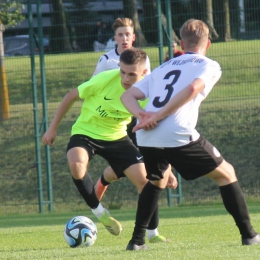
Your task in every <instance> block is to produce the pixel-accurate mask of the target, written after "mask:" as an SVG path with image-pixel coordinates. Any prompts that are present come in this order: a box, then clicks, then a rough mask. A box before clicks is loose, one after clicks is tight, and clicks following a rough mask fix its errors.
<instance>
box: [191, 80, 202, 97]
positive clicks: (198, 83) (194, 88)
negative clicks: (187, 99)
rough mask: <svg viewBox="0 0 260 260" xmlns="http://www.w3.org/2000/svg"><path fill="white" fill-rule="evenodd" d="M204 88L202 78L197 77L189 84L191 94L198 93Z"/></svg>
mask: <svg viewBox="0 0 260 260" xmlns="http://www.w3.org/2000/svg"><path fill="white" fill-rule="evenodd" d="M203 89H204V82H203V81H202V80H201V79H196V80H195V81H193V82H192V83H191V84H190V85H189V91H190V95H192V96H193V95H197V94H198V93H200V92H201V91H202V90H203Z"/></svg>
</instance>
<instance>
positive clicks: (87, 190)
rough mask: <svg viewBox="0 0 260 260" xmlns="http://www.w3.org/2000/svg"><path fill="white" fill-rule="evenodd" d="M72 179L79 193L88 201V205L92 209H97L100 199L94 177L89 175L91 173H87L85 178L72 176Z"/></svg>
mask: <svg viewBox="0 0 260 260" xmlns="http://www.w3.org/2000/svg"><path fill="white" fill-rule="evenodd" d="M72 180H73V182H74V184H75V185H76V187H77V189H78V191H79V193H80V194H81V196H82V197H83V199H84V200H85V201H86V203H87V204H88V206H89V207H90V208H91V209H95V208H97V207H98V204H99V201H98V199H97V196H96V193H95V189H94V184H93V180H92V178H91V177H90V176H89V174H87V173H86V174H85V176H84V177H83V179H81V180H76V179H74V178H73V177H72Z"/></svg>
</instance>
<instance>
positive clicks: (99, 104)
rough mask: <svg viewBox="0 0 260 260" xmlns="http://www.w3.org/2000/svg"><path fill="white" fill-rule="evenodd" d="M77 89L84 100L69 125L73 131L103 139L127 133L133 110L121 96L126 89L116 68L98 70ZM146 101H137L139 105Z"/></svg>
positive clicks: (118, 136) (115, 137)
mask: <svg viewBox="0 0 260 260" xmlns="http://www.w3.org/2000/svg"><path fill="white" fill-rule="evenodd" d="M78 91H79V97H80V98H82V99H84V102H83V105H82V107H81V114H80V116H79V117H78V119H77V121H76V123H75V124H74V125H73V126H72V130H71V134H72V135H75V134H82V135H86V136H89V137H91V138H93V139H98V140H105V141H114V140H118V139H120V138H122V137H124V136H126V135H127V132H126V125H127V124H129V123H130V122H131V117H132V114H130V112H129V111H128V110H127V109H126V108H125V107H124V105H123V104H122V102H121V100H120V97H121V95H122V94H123V93H124V92H125V89H124V88H123V86H122V84H121V77H120V71H119V70H118V69H116V70H109V71H104V72H101V73H99V74H97V75H96V76H95V77H92V78H91V79H90V80H89V81H87V82H84V83H83V84H81V85H79V86H78ZM146 103H147V102H146V101H141V102H140V104H141V106H142V107H144V106H145V104H146Z"/></svg>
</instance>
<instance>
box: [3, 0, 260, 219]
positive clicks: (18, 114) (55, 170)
mask: <svg viewBox="0 0 260 260" xmlns="http://www.w3.org/2000/svg"><path fill="white" fill-rule="evenodd" d="M49 2H50V1H28V5H26V13H25V15H26V20H25V21H26V24H25V25H24V27H25V28H20V29H19V28H12V29H11V28H10V29H7V30H6V31H5V32H4V38H5V37H7V36H12V35H15V34H27V35H29V36H30V43H31V44H30V46H31V47H30V48H31V49H30V51H31V53H34V54H35V55H31V56H28V55H27V56H5V59H4V67H5V71H6V79H7V84H8V95H9V103H10V106H9V109H10V117H9V118H8V119H5V120H2V121H1V122H0V214H7V213H28V212H44V211H73V210H81V209H85V208H86V206H85V203H84V202H83V200H82V199H81V197H80V196H79V194H78V192H77V190H76V189H75V187H74V184H73V182H72V181H71V177H70V173H69V169H68V165H67V161H66V145H67V142H68V140H69V137H70V128H71V125H72V124H73V122H74V121H75V120H76V118H77V115H78V113H79V109H80V105H81V103H80V102H78V103H77V104H76V105H75V106H74V107H73V109H71V111H70V112H69V113H68V114H67V115H66V117H65V119H64V121H63V122H62V123H61V125H60V128H59V131H58V136H57V140H56V143H55V145H54V146H53V147H51V148H49V147H44V146H43V145H42V144H41V136H42V134H43V132H44V131H45V129H46V128H47V127H48V124H49V122H50V121H51V119H52V117H53V114H54V112H55V110H56V108H57V106H58V104H59V102H60V101H61V100H62V98H63V97H64V95H65V94H66V93H67V92H68V91H69V90H70V89H72V88H75V87H77V86H78V85H79V84H81V83H82V82H84V81H86V80H88V79H89V78H90V77H91V75H92V73H93V71H94V68H95V66H96V63H97V61H98V59H99V57H100V55H101V54H102V53H103V52H104V51H100V52H95V51H94V50H93V39H95V37H96V35H95V34H94V33H93V31H94V30H93V27H94V26H95V25H96V22H97V20H98V19H101V20H102V22H104V23H106V25H107V31H106V36H107V40H109V39H110V38H111V36H112V35H113V32H112V30H110V26H111V24H112V22H113V20H114V19H115V18H117V17H124V16H126V17H131V18H132V19H133V20H135V22H136V25H140V29H138V30H137V31H136V33H137V35H138V39H137V43H138V44H136V46H142V48H144V50H145V51H147V53H148V55H149V58H150V60H151V65H152V69H153V68H155V67H156V66H158V65H159V64H160V63H161V62H162V61H163V60H164V58H165V54H166V52H167V51H169V54H170V55H172V52H171V50H169V46H170V45H171V41H172V39H174V40H176V41H178V39H179V31H178V30H179V28H180V26H181V25H182V23H183V22H184V21H186V20H187V19H189V18H197V19H202V20H204V21H205V22H207V23H208V24H209V25H210V26H211V30H212V46H211V49H210V50H209V52H208V56H209V57H210V58H212V59H214V60H216V61H218V62H219V63H220V65H221V67H222V70H223V75H222V78H221V80H220V81H219V82H218V83H217V85H216V86H215V87H214V89H213V91H212V92H211V93H210V95H209V96H208V98H207V99H206V100H205V101H204V102H203V104H202V106H201V109H200V119H199V122H198V126H197V128H198V130H199V131H200V132H201V133H202V134H203V135H204V136H205V137H206V138H207V139H208V140H209V141H211V142H212V143H213V144H214V145H215V146H216V147H217V148H218V149H219V150H220V152H221V153H222V154H223V156H224V157H225V159H226V160H227V161H229V162H230V163H232V164H233V165H234V167H235V169H236V172H237V175H238V178H239V180H240V184H241V186H242V189H243V191H244V192H245V194H246V196H247V199H250V200H255V201H259V195H260V192H259V189H260V184H259V177H258V176H259V169H260V161H259V157H260V151H259V140H260V138H259V132H260V102H259V99H260V83H259V79H260V76H259V75H260V66H259V60H260V18H259V16H258V13H259V12H260V3H259V1H257V0H255V1H236V0H232V1H224V0H221V1H212V2H213V4H212V6H208V5H207V3H209V2H211V1H191V0H190V1H181V0H178V1H177V0H175V1H159V0H156V1H145V0H143V1H102V2H96V1H93V2H91V3H89V6H90V5H92V7H91V8H90V7H88V8H87V7H86V8H84V3H85V6H86V3H87V2H89V1H85V2H84V1H63V9H61V6H53V5H50V3H49ZM52 2H54V1H52ZM79 2H80V3H81V4H82V6H81V7H80V6H78V5H77V4H79ZM126 2H127V3H126ZM227 2H228V4H229V5H228V6H226V4H227ZM98 3H99V4H98ZM47 5H48V6H47ZM210 7H211V9H210ZM227 7H228V8H227ZM227 14H228V15H227ZM228 16H229V19H227V17H228ZM171 26H172V29H173V31H172V30H170V27H171ZM20 27H21V26H20ZM138 28H139V27H138ZM141 36H144V39H145V41H144V40H141V39H143V37H141ZM43 39H48V46H47V47H48V48H45V47H46V46H45V45H44V41H43ZM35 41H36V46H35V45H34V42H35ZM75 43H76V45H75ZM144 43H145V44H144ZM1 59H3V57H1ZM1 71H2V70H1ZM1 73H2V72H1ZM2 77H3V74H1V78H2ZM2 89H3V84H2V82H1V83H0V90H1V96H0V104H1V105H2V104H3V103H4V100H3V95H2ZM1 111H2V110H1ZM106 166H107V163H106V162H105V161H104V160H103V159H101V158H99V157H95V158H94V160H93V161H92V162H91V165H90V168H89V172H90V174H91V176H92V178H93V180H94V181H96V180H97V178H98V177H99V176H100V175H101V173H102V171H103V170H104V169H105V167H106ZM181 183H182V197H181V201H182V203H183V204H197V203H215V202H218V201H220V196H219V191H218V187H217V185H216V184H215V183H214V182H212V181H210V180H207V179H204V178H201V179H199V180H196V181H192V182H187V181H182V182H181ZM172 195H173V196H171V195H170V194H169V193H168V194H167V192H165V193H164V194H163V197H162V198H161V201H160V203H161V205H168V204H169V203H170V204H171V205H176V204H177V203H178V199H180V197H178V194H177V192H176V191H173V194H172ZM137 197H138V195H137V191H136V188H135V187H134V186H133V185H132V184H131V183H130V182H129V181H128V180H127V179H124V180H121V181H118V182H117V183H113V184H112V185H111V186H110V187H109V188H108V191H107V193H106V195H105V197H104V200H103V201H104V205H106V206H107V207H109V208H127V207H135V206H136V201H137ZM179 202H180V201H179Z"/></svg>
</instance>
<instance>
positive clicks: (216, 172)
mask: <svg viewBox="0 0 260 260" xmlns="http://www.w3.org/2000/svg"><path fill="white" fill-rule="evenodd" d="M180 36H181V47H182V49H183V50H184V52H185V54H184V55H182V56H180V57H177V58H174V59H171V60H169V61H168V62H166V63H164V64H163V65H161V66H159V67H158V68H156V69H155V70H154V71H153V72H152V74H151V75H149V76H147V77H145V78H144V79H143V80H141V81H140V82H139V83H136V84H134V86H133V87H132V88H131V89H129V90H127V91H126V92H125V93H123V95H122V97H121V100H122V102H123V103H124V104H125V106H126V108H127V109H128V110H129V111H130V112H131V113H132V114H133V115H135V116H136V117H137V118H138V119H139V121H140V123H139V124H138V125H137V126H136V127H135V128H134V131H137V130H138V129H140V130H139V131H137V144H138V146H139V149H140V152H141V154H142V155H143V156H144V162H145V166H146V170H147V178H148V179H149V180H150V181H149V182H148V183H147V184H146V186H145V187H144V188H143V190H142V192H141V194H140V197H139V201H138V209H137V215H136V225H135V229H134V233H133V236H132V239H131V240H130V242H129V244H128V246H127V248H126V249H127V250H141V249H147V246H146V245H145V241H144V238H145V227H146V226H147V220H149V217H150V216H151V214H153V211H154V209H155V208H156V205H157V203H158V198H159V196H160V194H161V192H162V191H163V189H164V188H165V185H166V180H167V172H166V171H165V170H166V168H167V166H168V164H169V163H170V164H171V165H172V166H173V167H174V168H175V169H176V170H177V171H178V172H179V173H180V175H181V176H182V177H183V178H184V179H186V180H193V179H196V178H199V177H201V176H206V177H208V178H210V179H212V180H214V181H216V182H217V184H218V185H219V189H220V193H221V197H222V200H223V203H224V206H225V208H226V210H227V211H228V212H229V213H230V214H231V215H232V216H233V218H234V220H235V223H236V225H237V227H238V229H239V231H240V234H241V239H242V245H253V244H260V235H259V234H258V233H257V232H256V231H255V230H254V229H253V227H252V225H251V222H250V217H249V213H248V209H247V204H246V201H245V198H244V196H243V193H242V190H241V188H240V186H239V183H238V180H237V177H236V174H235V171H234V168H233V166H232V165H231V164H229V163H228V162H227V161H225V160H224V158H223V157H222V156H221V154H220V153H219V151H218V150H217V149H216V148H215V147H214V146H213V145H212V144H211V143H209V142H208V141H207V140H206V139H205V138H204V137H203V136H201V135H200V134H199V133H198V132H197V130H196V129H195V127H196V124H197V119H198V111H199V106H200V103H201V102H202V101H203V100H204V99H205V98H206V97H207V95H208V94H209V92H210V91H211V90H212V88H213V86H214V85H215V84H216V82H217V81H218V80H219V78H220V76H221V68H220V66H219V64H218V63H217V62H215V61H213V60H211V59H209V58H207V57H205V55H206V50H207V49H208V48H209V47H210V40H209V29H208V27H207V25H206V24H205V23H204V22H202V21H200V20H195V19H190V20H188V21H187V22H185V23H184V25H183V26H182V28H181V29H180ZM147 97H149V102H148V104H147V106H146V107H145V111H147V112H145V111H144V110H143V109H141V108H140V106H139V105H138V103H137V100H141V99H144V98H147ZM148 111H149V112H148Z"/></svg>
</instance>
